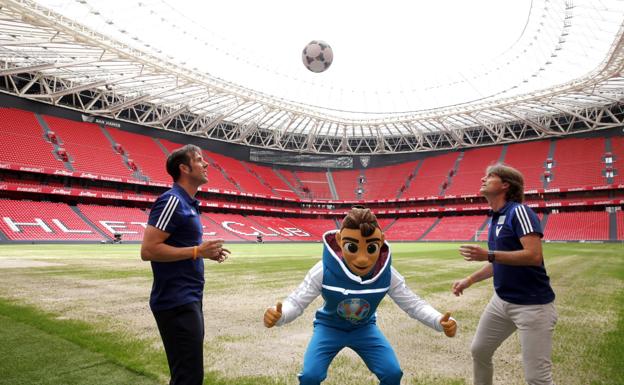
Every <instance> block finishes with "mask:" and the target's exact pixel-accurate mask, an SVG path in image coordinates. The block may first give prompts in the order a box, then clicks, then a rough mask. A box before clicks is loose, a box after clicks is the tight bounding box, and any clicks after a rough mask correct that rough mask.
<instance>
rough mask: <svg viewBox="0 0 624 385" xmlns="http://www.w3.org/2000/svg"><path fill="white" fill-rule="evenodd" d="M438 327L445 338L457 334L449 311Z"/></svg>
mask: <svg viewBox="0 0 624 385" xmlns="http://www.w3.org/2000/svg"><path fill="white" fill-rule="evenodd" d="M264 317H265V318H264V319H265V321H264V322H265V324H266V315H265V316H264ZM440 325H442V328H443V329H444V334H446V336H447V337H455V333H456V332H457V322H455V320H454V319H451V312H450V311H447V312H446V313H444V316H442V318H441V319H440Z"/></svg>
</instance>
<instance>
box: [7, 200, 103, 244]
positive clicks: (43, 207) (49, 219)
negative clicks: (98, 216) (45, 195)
mask: <svg viewBox="0 0 624 385" xmlns="http://www.w3.org/2000/svg"><path fill="white" fill-rule="evenodd" d="M0 213H2V214H0V216H1V217H2V218H1V219H2V220H1V221H0V230H2V232H3V233H4V235H5V236H6V237H7V238H8V239H9V240H12V241H32V240H38V241H86V240H91V241H93V240H98V241H99V240H102V239H103V236H102V235H100V234H99V233H97V232H96V231H95V230H94V229H93V228H91V226H89V225H88V224H87V223H85V221H83V220H82V218H80V216H79V215H78V214H76V213H75V212H74V211H73V210H72V209H71V208H70V206H68V205H67V204H65V203H53V202H44V201H29V200H12V199H0Z"/></svg>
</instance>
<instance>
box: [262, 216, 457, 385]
mask: <svg viewBox="0 0 624 385" xmlns="http://www.w3.org/2000/svg"><path fill="white" fill-rule="evenodd" d="M323 243H324V249H323V258H322V260H321V261H319V262H318V263H317V264H316V265H314V267H312V269H310V271H309V272H308V274H307V275H306V277H305V279H304V280H303V282H302V283H301V284H300V285H299V287H298V288H297V289H296V290H295V291H294V292H293V293H292V294H290V295H289V296H288V298H286V299H285V300H284V303H283V305H282V303H280V302H278V303H277V306H274V307H270V308H268V309H267V310H266V311H265V313H264V325H265V326H266V327H268V328H270V327H273V326H275V325H277V326H281V325H284V324H287V323H289V322H291V321H293V320H294V319H295V318H297V317H298V316H300V315H301V314H302V313H303V311H304V309H305V308H306V307H307V306H308V305H309V304H310V303H311V302H312V301H313V300H314V299H315V298H316V297H318V296H319V294H320V295H322V296H323V299H324V300H325V303H324V304H323V306H322V307H321V308H320V309H318V310H317V312H316V317H315V319H314V332H313V334H312V338H311V340H310V343H309V345H308V348H307V350H306V352H305V355H304V358H303V369H302V371H301V373H300V374H299V383H300V384H301V385H308V384H309V385H312V384H315V385H317V384H320V383H321V382H322V381H323V380H324V379H325V377H326V376H327V368H328V367H329V364H330V363H331V361H332V360H333V359H334V357H335V356H336V354H338V352H340V350H342V349H343V348H345V347H348V348H351V349H353V350H354V351H355V352H356V353H357V354H358V355H359V356H360V357H362V359H363V360H364V362H365V363H366V366H367V367H368V368H369V369H370V370H371V371H372V372H373V373H374V374H375V375H376V376H377V378H378V379H379V381H380V385H398V384H399V383H400V382H401V377H402V376H403V372H402V370H401V367H400V366H399V361H398V360H397V357H396V355H395V353H394V350H393V349H392V347H391V346H390V343H389V342H388V340H387V339H386V337H385V336H384V335H383V334H382V333H381V331H380V330H379V328H378V327H377V325H376V322H375V320H376V316H375V312H376V310H377V306H378V305H379V303H380V302H381V300H382V299H383V298H384V297H385V296H386V294H388V295H389V296H390V298H392V299H393V300H394V302H396V304H397V305H398V306H399V307H400V308H401V309H403V311H405V312H406V313H407V314H408V315H409V316H410V317H412V318H414V319H417V320H419V321H420V322H422V323H423V324H425V325H427V326H429V327H431V328H433V329H435V330H437V331H439V332H444V334H446V335H447V336H448V337H453V336H454V335H455V332H456V330H457V324H456V322H455V320H454V319H453V318H450V313H448V312H447V313H446V314H444V315H442V314H441V313H440V312H438V311H437V310H435V309H434V308H433V307H432V306H430V305H429V304H428V303H427V302H426V301H424V300H423V299H421V298H420V297H419V296H418V295H416V294H414V293H413V292H412V291H411V290H410V289H409V288H408V287H407V286H406V285H405V279H404V278H403V277H402V276H401V275H400V274H399V273H398V272H397V271H396V270H395V269H394V268H393V267H392V255H391V252H390V246H389V245H388V243H387V242H385V241H384V235H383V233H382V231H381V229H380V228H379V224H378V223H377V218H376V217H375V215H374V214H373V213H372V212H371V211H370V210H369V209H366V208H363V207H355V208H353V209H351V210H350V211H349V213H348V214H347V216H346V217H345V218H344V220H343V222H342V226H341V229H340V230H332V231H328V232H326V233H325V234H324V235H323Z"/></svg>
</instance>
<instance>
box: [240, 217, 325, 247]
mask: <svg viewBox="0 0 624 385" xmlns="http://www.w3.org/2000/svg"><path fill="white" fill-rule="evenodd" d="M247 219H248V220H250V221H253V222H256V223H257V224H259V225H260V226H263V227H264V228H266V229H267V230H269V231H272V232H273V233H276V234H280V236H281V237H282V238H285V239H287V240H291V241H304V242H312V241H316V240H318V239H317V238H315V236H314V235H312V234H310V233H308V232H307V231H305V230H303V229H301V228H299V227H298V226H296V225H294V224H292V223H290V222H289V221H288V220H287V219H282V218H278V217H262V216H258V215H248V216H247ZM327 230H331V229H327Z"/></svg>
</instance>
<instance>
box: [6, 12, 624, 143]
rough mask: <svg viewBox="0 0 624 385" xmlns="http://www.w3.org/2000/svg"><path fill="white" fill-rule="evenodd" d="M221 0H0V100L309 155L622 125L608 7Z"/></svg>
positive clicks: (623, 15) (617, 20) (616, 20)
mask: <svg viewBox="0 0 624 385" xmlns="http://www.w3.org/2000/svg"><path fill="white" fill-rule="evenodd" d="M203 3H205V5H203V6H201V5H200V4H203ZM221 3H222V2H219V3H211V2H192V1H186V2H184V1H176V2H175V6H174V5H173V4H174V3H173V2H167V1H163V0H144V1H134V0H125V1H95V0H73V1H69V0H40V1H36V2H35V1H29V0H21V1H20V0H4V1H2V2H0V4H2V9H0V64H2V67H1V68H2V69H0V75H1V76H2V77H3V79H4V82H3V83H4V84H2V85H0V89H2V90H3V91H4V92H8V93H12V94H16V95H19V96H22V97H26V98H31V99H36V100H40V101H44V102H48V103H53V104H56V105H61V106H65V107H69V108H74V109H78V110H81V111H83V112H85V113H89V114H94V115H101V116H106V117H110V118H115V119H120V120H128V121H132V122H136V123H139V124H143V125H148V126H152V127H157V128H162V129H169V130H175V131H181V132H185V133H189V134H193V135H200V136H206V137H209V138H214V139H219V140H227V141H233V142H238V143H241V144H246V145H251V146H258V147H263V148H270V149H279V150H293V151H298V152H312V153H334V154H343V153H347V154H367V153H370V154H379V153H398V152H411V151H425V150H439V149H451V148H460V147H466V146H473V145H481V144H491V143H503V142H509V141H516V140H523V139H533V138H540V137H546V136H553V135H564V134H567V133H570V132H579V131H588V130H595V129H600V128H608V127H614V126H617V125H620V124H621V123H622V122H621V119H622V117H621V116H620V113H619V112H618V111H619V110H618V108H619V107H620V106H619V104H620V101H621V100H622V94H623V92H624V83H623V82H622V78H621V72H622V71H623V69H624V62H623V60H622V59H623V58H624V46H623V44H624V40H623V28H622V27H623V23H622V22H623V21H624V2H622V1H619V0H603V1H595V0H583V1H572V0H565V1H553V0H533V1H514V2H500V1H483V2H465V1H456V2H454V3H453V4H452V5H453V6H452V7H448V4H449V3H448V2H443V3H444V4H446V5H447V8H446V9H445V8H442V6H441V5H439V2H431V3H438V5H429V6H425V5H423V4H421V3H422V2H400V1H397V2H390V3H388V2H386V3H384V4H383V6H379V5H378V4H377V3H376V2H355V1H344V2H331V3H330V2H325V1H317V2H314V9H310V5H311V3H305V6H303V5H302V4H304V3H299V2H295V3H293V2H287V1H263V2H252V1H229V2H223V4H221ZM295 4H297V5H295ZM202 7H203V8H202ZM317 38H320V39H323V40H326V41H328V42H329V43H330V44H332V46H333V48H334V57H335V59H334V64H332V67H331V68H330V69H329V70H328V71H326V72H324V73H322V74H314V73H311V72H308V71H307V70H306V69H305V68H304V67H303V65H302V63H301V59H300V52H301V49H302V47H303V45H304V44H305V43H307V42H308V41H310V40H312V39H317ZM614 108H616V110H614Z"/></svg>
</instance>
